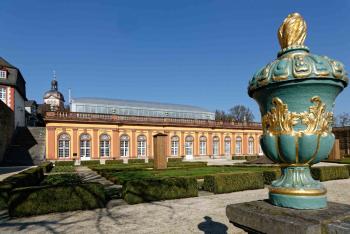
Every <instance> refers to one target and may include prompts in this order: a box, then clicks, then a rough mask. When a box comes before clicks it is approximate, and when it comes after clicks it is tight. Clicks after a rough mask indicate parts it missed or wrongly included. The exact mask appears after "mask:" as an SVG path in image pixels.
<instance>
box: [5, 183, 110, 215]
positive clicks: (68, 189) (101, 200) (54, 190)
mask: <svg viewBox="0 0 350 234" xmlns="http://www.w3.org/2000/svg"><path fill="white" fill-rule="evenodd" d="M105 204H106V196H105V191H104V187H103V185H101V184H98V183H87V184H77V185H53V186H50V185H49V186H37V187H27V188H19V189H15V190H13V191H12V192H11V196H10V199H9V215H10V216H11V217H23V216H32V215H41V214H47V213H52V212H66V211H73V210H89V209H95V208H102V207H105Z"/></svg>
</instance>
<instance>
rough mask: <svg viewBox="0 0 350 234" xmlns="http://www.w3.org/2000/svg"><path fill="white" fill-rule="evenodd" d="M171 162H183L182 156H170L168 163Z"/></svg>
mask: <svg viewBox="0 0 350 234" xmlns="http://www.w3.org/2000/svg"><path fill="white" fill-rule="evenodd" d="M169 162H182V158H170V157H169V158H168V163H169Z"/></svg>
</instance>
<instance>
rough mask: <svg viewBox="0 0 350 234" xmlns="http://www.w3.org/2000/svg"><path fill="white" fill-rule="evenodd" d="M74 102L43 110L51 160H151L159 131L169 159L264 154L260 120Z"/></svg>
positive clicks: (167, 107) (160, 106) (156, 106)
mask: <svg viewBox="0 0 350 234" xmlns="http://www.w3.org/2000/svg"><path fill="white" fill-rule="evenodd" d="M46 96H47V95H46ZM52 96H55V95H54V94H52ZM70 102H71V103H70V111H67V110H66V111H59V110H57V111H49V112H46V114H45V122H46V138H47V139H46V155H47V159H48V160H71V159H80V160H91V159H123V158H125V159H127V158H153V136H154V135H156V134H157V133H164V134H166V135H167V146H166V147H167V154H168V157H185V159H187V160H192V159H196V158H208V157H210V158H232V156H235V155H246V156H249V155H252V156H253V155H258V154H262V152H261V149H260V145H259V137H260V135H261V134H262V130H261V125H260V124H259V123H235V122H229V123H228V122H219V121H215V113H213V112H210V111H207V110H205V109H202V108H199V107H194V106H188V105H176V104H164V103H156V102H155V103H153V102H142V101H129V100H115V99H101V98H75V99H72V100H71V101H70ZM52 109H55V108H52ZM56 109H57V108H56ZM56 109H55V110H56Z"/></svg>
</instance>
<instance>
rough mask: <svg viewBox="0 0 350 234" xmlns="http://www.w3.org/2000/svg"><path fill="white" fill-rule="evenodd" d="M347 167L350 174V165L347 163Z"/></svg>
mask: <svg viewBox="0 0 350 234" xmlns="http://www.w3.org/2000/svg"><path fill="white" fill-rule="evenodd" d="M345 167H346V168H347V169H348V171H349V175H350V165H345Z"/></svg>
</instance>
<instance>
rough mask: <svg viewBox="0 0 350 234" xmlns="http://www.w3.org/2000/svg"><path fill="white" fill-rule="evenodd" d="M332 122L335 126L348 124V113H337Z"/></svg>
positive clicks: (349, 115)
mask: <svg viewBox="0 0 350 234" xmlns="http://www.w3.org/2000/svg"><path fill="white" fill-rule="evenodd" d="M334 122H335V125H336V126H337V127H344V126H350V114H349V113H345V112H343V113H342V114H339V115H337V117H336V118H335V120H334Z"/></svg>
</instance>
